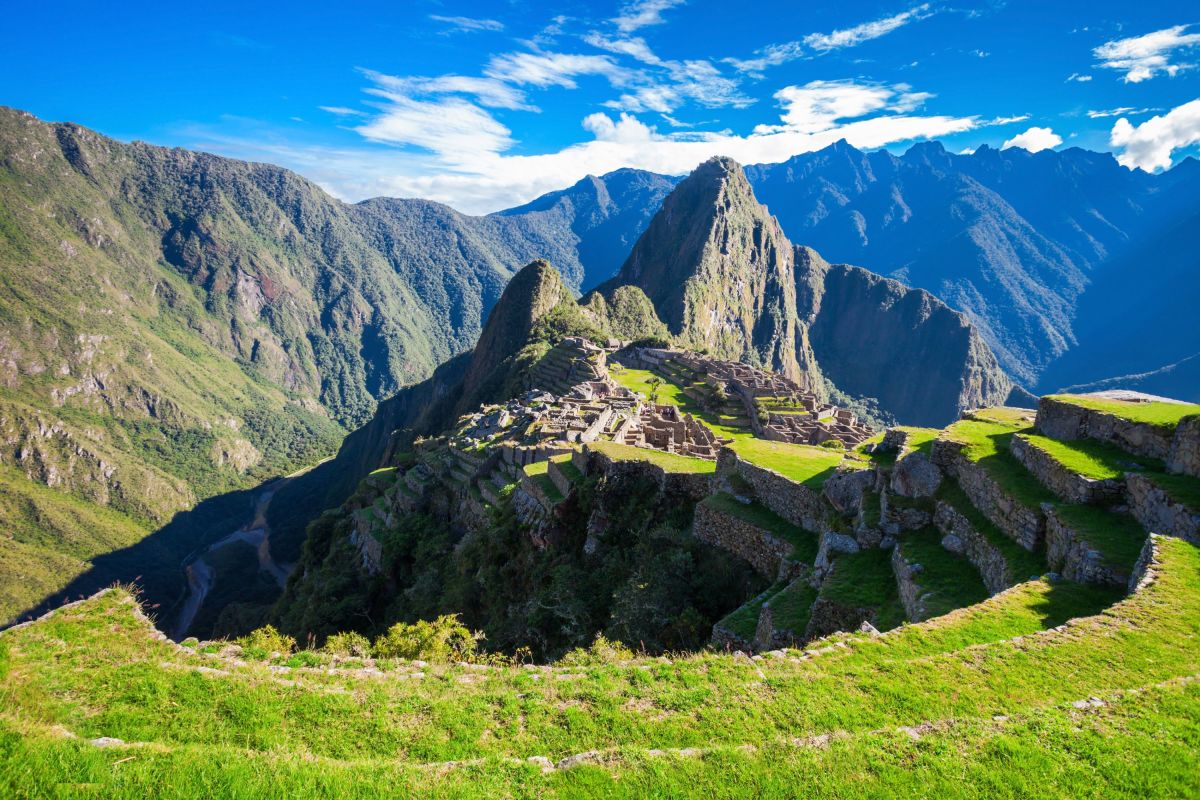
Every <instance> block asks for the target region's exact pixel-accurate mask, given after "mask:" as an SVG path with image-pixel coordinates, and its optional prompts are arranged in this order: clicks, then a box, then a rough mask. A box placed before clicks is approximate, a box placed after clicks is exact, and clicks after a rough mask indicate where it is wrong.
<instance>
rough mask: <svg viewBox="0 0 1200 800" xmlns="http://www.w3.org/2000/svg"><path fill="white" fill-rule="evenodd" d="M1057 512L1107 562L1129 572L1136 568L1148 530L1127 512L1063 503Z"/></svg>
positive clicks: (1057, 508)
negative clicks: (1135, 563) (1134, 565)
mask: <svg viewBox="0 0 1200 800" xmlns="http://www.w3.org/2000/svg"><path fill="white" fill-rule="evenodd" d="M1055 513H1056V514H1057V515H1058V516H1059V517H1061V518H1062V520H1063V522H1065V523H1066V524H1067V526H1068V527H1070V528H1071V530H1073V531H1075V532H1076V533H1078V534H1079V536H1080V538H1082V539H1083V540H1084V541H1085V542H1087V543H1088V544H1089V545H1091V546H1092V547H1094V548H1095V549H1096V550H1098V551H1099V552H1100V554H1101V555H1103V556H1104V560H1105V561H1107V562H1109V563H1110V564H1113V565H1116V566H1119V567H1124V568H1125V569H1127V570H1128V569H1132V568H1133V564H1134V562H1135V561H1137V558H1138V554H1139V553H1141V551H1142V545H1144V544H1145V543H1146V531H1145V530H1144V529H1143V528H1142V526H1141V525H1139V524H1138V522H1137V520H1135V519H1134V518H1133V517H1132V516H1130V515H1129V514H1128V513H1126V512H1116V511H1112V510H1109V509H1105V508H1100V507H1098V506H1085V505H1071V504H1067V503H1060V504H1058V505H1056V506H1055Z"/></svg>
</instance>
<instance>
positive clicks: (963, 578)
mask: <svg viewBox="0 0 1200 800" xmlns="http://www.w3.org/2000/svg"><path fill="white" fill-rule="evenodd" d="M941 538H942V534H941V532H940V531H938V530H937V528H934V527H928V528H924V529H922V530H919V531H916V532H914V533H910V534H906V535H905V536H904V538H903V539H901V540H900V544H899V547H900V552H901V553H903V555H904V557H905V558H906V559H907V560H908V561H910V562H913V563H916V564H920V565H921V566H922V567H923V570H922V571H921V572H920V573H919V574H918V575H916V576H915V578H914V580H915V581H916V583H917V585H918V586H920V587H921V589H922V590H923V591H924V592H929V593H930V594H929V596H928V597H926V598H925V609H926V611H928V612H929V616H941V615H942V614H946V613H948V612H950V611H953V610H954V609H956V608H964V607H966V606H969V605H973V604H975V603H979V602H982V601H983V600H986V599H987V597H988V591H987V587H985V586H984V585H983V579H982V578H981V577H980V576H979V572H978V570H976V569H975V567H974V566H973V565H972V564H971V562H969V561H967V560H966V559H965V558H963V557H961V556H956V555H954V554H953V553H951V552H950V551H948V550H946V549H945V548H944V547H942V545H941Z"/></svg>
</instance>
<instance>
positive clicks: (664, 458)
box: [588, 442, 717, 475]
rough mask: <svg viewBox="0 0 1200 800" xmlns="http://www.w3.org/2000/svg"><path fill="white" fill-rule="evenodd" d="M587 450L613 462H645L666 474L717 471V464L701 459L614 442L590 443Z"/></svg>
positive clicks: (701, 473) (700, 473)
mask: <svg viewBox="0 0 1200 800" xmlns="http://www.w3.org/2000/svg"><path fill="white" fill-rule="evenodd" d="M588 448H589V449H591V450H595V451H596V452H597V453H604V454H605V455H606V456H608V457H609V458H612V459H613V460H615V461H646V462H649V463H651V464H654V465H655V466H658V467H662V469H663V470H665V471H666V472H677V473H688V474H699V475H703V474H706V473H713V472H716V471H717V462H715V461H708V460H707V459H703V458H692V457H691V456H681V455H678V454H676V453H664V452H663V451H662V450H653V449H651V448H648V447H633V446H632V445H627V444H618V443H616V442H592V443H590V444H588Z"/></svg>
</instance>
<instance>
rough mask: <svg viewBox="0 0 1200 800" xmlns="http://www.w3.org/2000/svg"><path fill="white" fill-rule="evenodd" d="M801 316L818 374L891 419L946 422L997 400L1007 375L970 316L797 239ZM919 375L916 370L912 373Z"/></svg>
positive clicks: (1006, 391)
mask: <svg viewBox="0 0 1200 800" xmlns="http://www.w3.org/2000/svg"><path fill="white" fill-rule="evenodd" d="M795 263H796V268H795V269H796V287H797V288H796V302H797V306H798V308H797V311H798V314H799V318H800V322H801V323H802V324H803V325H804V326H805V327H807V329H808V338H809V342H810V343H811V345H812V349H813V352H814V353H815V355H816V357H817V362H818V363H819V364H820V365H821V368H822V370H823V372H824V374H825V376H826V377H828V378H829V379H830V380H831V381H833V383H834V385H836V386H837V387H838V388H839V389H841V390H842V391H844V392H848V393H850V394H852V395H859V396H866V397H875V398H877V399H878V400H879V403H880V405H881V406H882V407H884V408H886V409H887V410H888V411H890V412H891V413H892V414H894V415H895V416H896V417H897V418H898V419H900V420H902V421H903V422H905V423H907V424H913V425H944V424H946V423H947V422H949V421H950V420H953V419H954V418H955V417H956V416H957V415H958V413H959V412H960V411H962V410H963V409H967V408H982V407H985V406H993V405H1000V404H1003V403H1004V402H1005V401H1006V399H1007V398H1008V397H1009V395H1010V393H1011V392H1012V388H1013V383H1012V380H1011V379H1010V378H1009V377H1008V376H1007V375H1006V374H1005V373H1004V371H1003V370H1002V369H1001V368H1000V365H999V363H998V362H997V361H996V357H995V356H994V355H992V352H991V350H990V349H989V348H988V346H987V345H986V344H985V343H984V341H983V339H982V338H981V337H980V335H979V333H978V332H977V331H976V329H975V327H974V326H972V325H971V323H970V322H969V321H968V319H967V318H966V317H965V316H964V315H962V314H960V313H959V312H957V311H954V310H952V309H951V308H950V307H949V306H947V305H946V304H945V303H943V302H942V301H941V300H938V299H937V298H936V297H934V296H933V295H931V294H929V293H928V292H926V291H923V290H920V289H909V288H907V287H905V286H904V285H903V284H901V283H900V282H898V281H894V280H888V279H887V278H883V277H881V276H879V275H876V274H874V273H872V272H869V271H867V270H865V269H862V268H861V267H851V266H847V265H845V264H838V265H833V266H831V265H830V264H828V263H827V262H826V261H825V260H824V259H823V258H821V256H820V255H818V254H817V253H816V251H814V250H812V249H810V248H807V247H797V248H796V257H795ZM918 376H919V377H918Z"/></svg>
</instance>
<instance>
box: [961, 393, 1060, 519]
mask: <svg viewBox="0 0 1200 800" xmlns="http://www.w3.org/2000/svg"><path fill="white" fill-rule="evenodd" d="M1004 411H1007V410H1006V409H987V410H986V413H989V414H991V418H989V419H963V420H959V421H958V422H955V423H954V424H953V425H951V426H950V427H949V428H946V430H945V431H944V432H943V434H942V436H943V437H945V438H947V439H949V440H951V441H956V442H961V443H962V444H964V445H965V447H964V448H963V455H964V456H965V457H966V458H967V459H968V460H970V461H974V462H976V463H977V464H979V465H980V466H981V467H983V469H984V471H986V472H987V474H988V475H989V476H991V478H992V479H993V480H995V481H996V483H997V484H999V486H1000V488H1001V489H1003V490H1004V491H1005V492H1006V493H1007V494H1008V495H1009V496H1011V497H1012V498H1013V499H1014V500H1016V501H1017V502H1018V503H1021V504H1022V505H1025V506H1027V507H1029V508H1037V507H1038V506H1040V505H1041V504H1042V503H1048V502H1052V501H1053V500H1054V499H1055V498H1054V495H1053V494H1052V493H1051V492H1050V490H1049V489H1047V488H1046V487H1045V486H1043V485H1042V484H1041V483H1040V482H1039V481H1038V479H1037V478H1035V477H1034V476H1033V475H1032V474H1031V473H1030V472H1029V470H1027V469H1025V467H1023V466H1022V465H1021V464H1020V462H1018V461H1017V460H1016V459H1015V458H1013V455H1012V453H1010V452H1009V450H1008V445H1009V442H1010V441H1011V440H1012V437H1013V436H1014V435H1015V434H1017V433H1026V432H1028V431H1030V430H1031V428H1030V426H1029V424H1028V423H1027V422H1026V421H1024V420H1022V419H1020V418H1018V417H1017V415H1016V414H1012V415H1006V414H1002V413H1001V412H1004ZM978 413H981V414H982V413H985V412H978ZM1007 417H1011V418H1007Z"/></svg>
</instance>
